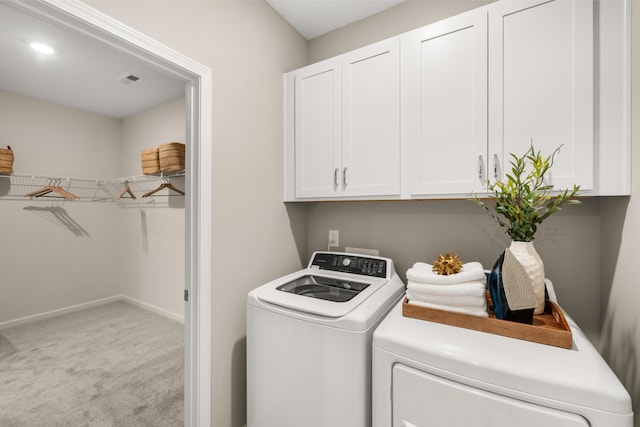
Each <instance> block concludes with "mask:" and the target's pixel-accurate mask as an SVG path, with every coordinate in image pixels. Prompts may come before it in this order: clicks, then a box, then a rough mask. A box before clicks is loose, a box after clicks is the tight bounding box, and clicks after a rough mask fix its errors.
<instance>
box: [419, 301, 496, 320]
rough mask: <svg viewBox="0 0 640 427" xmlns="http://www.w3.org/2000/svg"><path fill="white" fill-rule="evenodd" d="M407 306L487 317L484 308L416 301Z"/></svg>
mask: <svg viewBox="0 0 640 427" xmlns="http://www.w3.org/2000/svg"><path fill="white" fill-rule="evenodd" d="M409 304H413V305H417V306H420V307H427V308H434V309H436V310H444V311H451V312H454V313H460V314H469V315H471V316H478V317H489V314H488V313H487V308H486V307H484V308H463V307H452V306H448V305H439V304H429V303H426V302H422V301H416V300H413V301H412V300H409Z"/></svg>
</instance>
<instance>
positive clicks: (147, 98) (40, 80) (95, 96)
mask: <svg viewBox="0 0 640 427" xmlns="http://www.w3.org/2000/svg"><path fill="white" fill-rule="evenodd" d="M0 29H1V30H0V58H2V59H1V60H0V90H4V91H7V92H13V93H17V94H20V95H24V96H30V97H34V98H38V99H42V100H45V101H49V102H53V103H56V104H61V105H65V106H68V107H72V108H77V109H81V110H86V111H90V112H94V113H98V114H102V115H106V116H109V117H115V118H124V117H128V116H130V115H132V114H135V113H138V112H141V111H144V110H147V109H148V108H150V107H152V106H155V105H158V104H160V103H162V102H165V101H169V100H171V99H176V98H178V97H180V96H184V94H185V82H184V81H182V80H180V79H178V78H176V77H175V76H173V75H170V74H169V73H168V72H167V71H164V70H162V69H159V68H158V67H154V66H152V65H150V64H148V63H147V62H145V61H143V60H142V59H138V58H136V57H133V56H131V55H129V54H126V53H123V52H122V51H120V50H118V49H116V48H114V47H111V46H109V45H106V44H105V43H101V42H98V41H96V40H93V39H91V38H89V37H88V36H83V35H79V34H77V33H76V32H70V31H68V30H66V29H63V28H61V26H60V25H57V26H54V25H52V24H50V23H48V22H45V21H43V20H42V19H39V18H35V17H33V16H31V15H29V14H27V13H24V12H22V11H20V10H17V9H15V8H13V7H11V5H10V3H9V2H2V1H0ZM34 41H38V42H42V43H46V44H48V45H50V46H51V47H53V48H54V49H55V51H56V53H55V54H53V55H43V54H38V53H37V52H35V51H34V50H33V49H31V48H30V46H29V44H30V43H31V42H34ZM128 74H133V75H135V76H138V77H140V78H141V79H140V80H139V81H138V82H136V83H133V84H129V85H125V84H123V83H121V82H120V81H118V78H120V77H122V76H124V75H128Z"/></svg>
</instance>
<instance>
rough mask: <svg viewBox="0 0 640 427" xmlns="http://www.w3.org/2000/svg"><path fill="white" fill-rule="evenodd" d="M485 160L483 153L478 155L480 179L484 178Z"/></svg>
mask: <svg viewBox="0 0 640 427" xmlns="http://www.w3.org/2000/svg"><path fill="white" fill-rule="evenodd" d="M483 171H484V162H483V161H482V154H480V155H479V156H478V179H479V180H480V181H482V180H483V179H484V173H483Z"/></svg>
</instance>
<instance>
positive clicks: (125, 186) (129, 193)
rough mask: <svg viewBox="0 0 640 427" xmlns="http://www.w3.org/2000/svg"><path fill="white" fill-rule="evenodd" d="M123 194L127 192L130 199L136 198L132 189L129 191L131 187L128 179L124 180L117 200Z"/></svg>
mask: <svg viewBox="0 0 640 427" xmlns="http://www.w3.org/2000/svg"><path fill="white" fill-rule="evenodd" d="M125 194H128V195H129V196H130V197H131V198H132V199H137V197H136V195H135V194H133V191H131V188H130V187H129V181H125V182H124V189H123V190H122V192H120V194H119V195H118V200H120V199H121V198H122V197H123V196H124V195H125ZM142 197H144V196H142Z"/></svg>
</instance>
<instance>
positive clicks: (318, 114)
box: [294, 59, 342, 198]
mask: <svg viewBox="0 0 640 427" xmlns="http://www.w3.org/2000/svg"><path fill="white" fill-rule="evenodd" d="M340 70H341V64H340V60H339V59H331V60H327V61H323V62H319V63H317V64H313V65H310V66H308V67H305V68H301V69H300V70H298V71H296V74H295V77H294V87H295V89H294V90H295V95H294V97H295V113H294V114H295V180H296V186H295V195H296V198H307V197H310V198H313V197H333V196H336V195H337V194H338V193H337V192H338V191H339V182H338V177H339V174H340V171H341V165H342V158H341V152H340V147H341V145H342V140H341V139H342V129H341V126H342V99H341V93H342V76H341V71H340Z"/></svg>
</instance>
